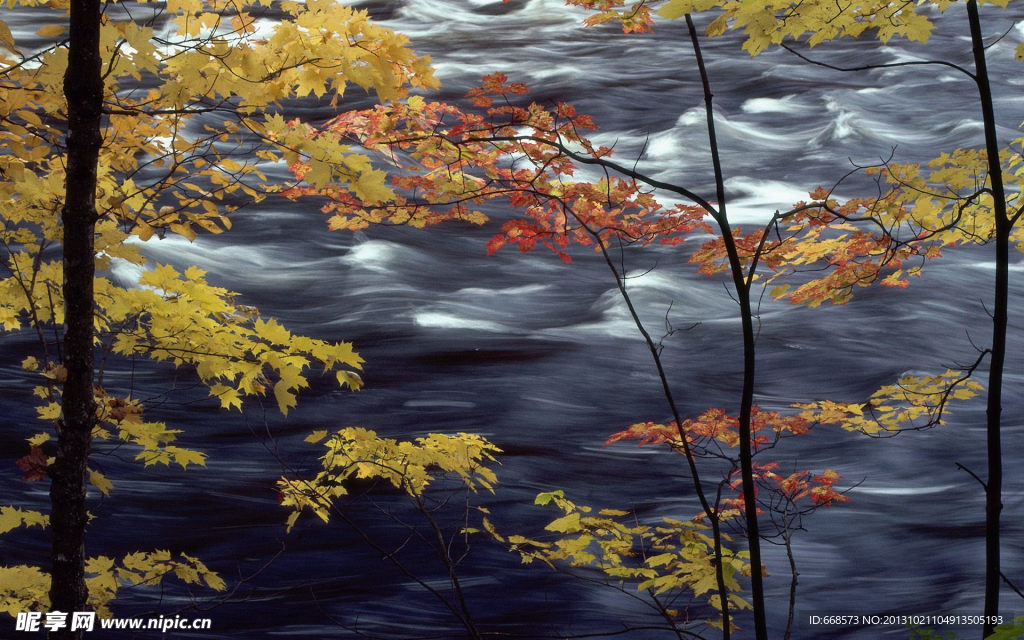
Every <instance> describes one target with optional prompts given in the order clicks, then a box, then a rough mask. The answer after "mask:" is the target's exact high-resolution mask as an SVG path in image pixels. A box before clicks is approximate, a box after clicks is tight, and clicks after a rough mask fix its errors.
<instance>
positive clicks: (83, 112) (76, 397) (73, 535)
mask: <svg viewBox="0 0 1024 640" xmlns="http://www.w3.org/2000/svg"><path fill="white" fill-rule="evenodd" d="M99 34H100V0H72V2H71V25H70V50H69V54H68V68H67V72H66V74H65V76H64V95H65V97H66V98H67V116H68V136H67V147H68V153H67V169H66V171H67V174H66V191H65V200H64V210H63V212H62V214H61V218H62V221H63V224H64V324H65V334H64V358H65V359H64V366H65V367H66V368H67V379H66V381H65V383H64V389H63V395H62V397H61V404H62V414H61V418H60V423H59V424H58V434H57V435H58V450H57V459H56V462H54V464H53V465H52V467H51V468H50V478H51V482H50V502H51V512H50V525H51V529H52V532H53V549H52V556H51V560H52V568H51V580H52V581H51V585H50V608H51V610H53V611H63V612H68V613H70V612H74V611H85V610H86V608H87V604H86V601H87V597H88V592H87V590H86V587H85V569H84V566H85V526H86V512H85V487H86V462H87V459H88V456H89V445H90V442H91V439H92V430H93V427H94V425H95V424H96V408H95V400H94V396H93V373H94V365H93V276H94V272H95V255H94V253H95V252H94V249H93V232H94V229H95V225H96V217H97V216H96V202H95V198H96V174H97V163H98V158H99V150H100V145H101V143H102V138H101V135H100V119H101V109H102V104H103V80H102V78H101V76H100V68H101V67H100V56H99V42H100V40H99ZM68 619H69V620H70V616H69V618H68ZM52 637H53V638H58V639H61V640H64V639H70V638H75V639H79V638H81V637H82V632H81V631H75V632H72V631H70V630H69V629H68V628H64V629H61V630H60V631H58V632H57V633H54V634H53V635H52Z"/></svg>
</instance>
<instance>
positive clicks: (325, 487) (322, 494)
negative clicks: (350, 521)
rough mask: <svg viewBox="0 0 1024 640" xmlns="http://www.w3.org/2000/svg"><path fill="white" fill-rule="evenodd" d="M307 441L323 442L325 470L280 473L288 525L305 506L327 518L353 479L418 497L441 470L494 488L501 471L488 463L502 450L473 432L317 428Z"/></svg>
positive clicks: (473, 486)
mask: <svg viewBox="0 0 1024 640" xmlns="http://www.w3.org/2000/svg"><path fill="white" fill-rule="evenodd" d="M306 441H307V442H310V443H318V442H323V446H324V449H325V452H324V454H323V456H321V457H320V463H321V468H322V470H321V471H319V472H318V473H317V474H316V476H314V477H313V478H312V479H310V480H303V479H291V478H281V479H280V480H278V483H277V486H278V490H279V491H280V497H281V504H282V505H284V506H285V507H290V508H292V509H293V510H294V511H293V512H292V513H291V515H289V517H288V529H289V530H290V529H291V527H292V526H293V525H294V524H295V522H296V520H298V518H299V515H300V514H301V513H302V511H303V510H306V509H309V510H310V511H312V512H313V513H315V514H316V515H317V516H318V517H319V518H320V519H321V520H323V521H324V522H327V521H328V520H329V517H330V509H331V507H332V506H333V504H334V500H335V499H337V498H339V497H341V496H345V495H348V490H347V489H346V487H345V482H346V481H347V480H349V479H359V480H368V479H380V480H383V481H384V482H387V483H388V484H390V485H391V486H393V487H394V488H396V489H398V490H400V491H402V492H404V493H405V494H407V495H408V496H410V497H412V498H414V499H417V500H418V499H420V498H421V497H422V496H423V493H424V491H426V489H427V487H428V486H429V485H430V484H431V482H433V481H434V480H435V479H436V476H437V475H439V474H442V475H448V476H453V477H456V478H458V480H459V482H461V484H462V485H463V486H464V487H465V488H466V489H467V490H469V491H473V492H476V491H478V490H479V489H484V490H486V491H490V492H492V493H493V492H494V485H495V483H496V482H497V476H496V475H495V473H494V471H493V470H491V469H490V468H489V467H488V466H487V465H488V463H491V462H495V458H494V456H495V454H497V453H500V452H501V450H500V449H498V447H496V446H494V445H493V444H491V443H490V442H488V441H487V439H485V438H483V437H481V436H478V435H474V434H470V433H456V434H454V435H448V434H442V433H431V434H428V435H426V436H424V437H422V438H416V439H415V440H401V441H399V440H394V439H392V438H381V437H379V436H378V435H377V434H376V433H375V432H373V431H370V430H368V429H362V428H359V427H346V428H344V429H341V430H339V431H338V432H336V433H334V434H331V435H330V437H328V435H327V431H317V432H314V433H313V434H311V435H310V436H309V437H307V438H306Z"/></svg>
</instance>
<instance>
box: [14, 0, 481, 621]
mask: <svg viewBox="0 0 1024 640" xmlns="http://www.w3.org/2000/svg"><path fill="white" fill-rule="evenodd" d="M7 5H8V6H14V5H19V6H23V7H34V9H33V11H34V13H33V19H34V20H36V21H38V22H40V23H41V25H42V26H41V27H40V28H39V30H38V32H37V34H36V35H37V36H39V37H40V38H43V39H48V41H49V42H48V44H46V45H44V46H42V47H41V48H39V49H36V50H32V51H28V50H22V49H21V48H20V47H19V43H17V42H15V39H14V37H13V35H12V32H11V30H10V28H9V27H8V25H7V24H6V23H5V22H3V21H0V122H2V123H3V126H2V127H0V148H2V149H3V152H2V153H0V205H2V206H0V244H2V248H3V252H4V258H3V259H2V260H0V328H2V329H3V330H5V331H15V330H19V329H23V328H29V329H31V330H33V331H35V332H36V335H37V336H39V340H40V351H41V352H42V353H41V354H39V355H40V358H39V359H38V360H37V359H36V358H34V357H33V358H29V359H26V361H25V362H24V365H23V366H24V368H25V369H26V370H28V371H30V372H36V375H39V376H42V378H43V382H42V383H41V384H40V385H38V386H37V387H36V390H35V393H36V395H37V396H38V397H39V398H40V400H41V406H40V407H39V409H38V413H39V417H40V418H41V419H43V420H46V421H48V422H54V423H56V422H57V421H58V420H59V419H60V387H61V384H62V383H63V377H64V375H65V370H64V367H63V366H62V365H61V364H60V362H59V361H57V359H56V357H55V355H54V354H55V353H59V349H58V348H55V347H54V346H51V345H49V344H48V341H49V340H50V337H49V336H50V335H51V329H52V328H54V327H56V328H57V329H56V331H55V332H53V333H54V335H57V338H56V339H57V340H59V339H60V338H59V327H60V326H61V325H62V324H63V322H64V304H63V299H62V284H63V273H62V268H63V267H62V264H61V261H60V251H59V245H60V243H61V241H62V235H63V230H62V228H61V225H60V214H61V211H62V209H63V206H64V202H63V197H64V181H65V180H64V178H65V176H64V167H65V165H66V160H65V157H64V154H65V151H66V141H65V139H64V136H65V133H66V129H67V126H66V118H67V107H66V105H65V103H64V92H63V78H64V74H65V71H66V69H67V63H68V43H67V41H66V40H64V39H63V38H64V33H65V31H66V27H65V25H66V23H67V20H68V7H69V4H68V3H67V2H64V1H62V0H57V1H55V2H40V1H38V0H10V1H9V2H7ZM278 10H279V11H280V13H281V15H280V16H277V15H276V12H277V11H278ZM268 13H274V14H275V18H274V19H273V20H270V19H267V18H264V17H261V16H265V15H267V14H268ZM100 37H101V43H100V49H101V51H100V57H101V59H102V60H103V61H104V62H103V68H102V74H103V79H104V96H103V103H104V105H103V106H104V113H105V115H104V125H103V131H102V136H103V145H102V148H101V150H100V157H99V164H98V167H97V174H98V187H97V193H96V207H97V213H98V214H99V220H98V221H97V223H96V231H95V239H94V241H95V252H96V266H97V270H98V272H99V274H100V277H98V278H97V280H96V295H97V299H96V321H95V326H96V335H97V341H98V344H99V346H100V348H101V351H102V353H103V354H104V360H103V361H104V362H106V361H107V360H106V358H108V357H111V356H123V357H125V358H134V357H137V356H146V357H149V358H152V359H156V360H162V361H167V362H171V363H173V364H175V365H177V366H183V367H190V368H193V369H194V370H195V371H196V373H197V375H198V377H199V378H200V379H201V380H202V382H204V383H205V384H207V385H208V386H209V388H210V393H211V395H213V396H215V397H216V398H217V399H218V400H219V402H220V404H221V406H222V407H225V408H241V406H242V400H243V398H245V397H246V396H254V395H264V394H268V393H269V392H271V391H272V392H273V396H274V399H275V401H276V404H277V406H278V407H279V408H280V410H281V411H282V412H283V413H287V411H288V410H289V409H290V408H291V407H293V406H295V404H296V393H297V392H298V391H299V390H301V389H302V388H304V387H306V386H307V384H308V383H307V382H306V378H307V376H308V375H309V374H310V372H311V370H312V369H314V368H320V369H322V370H323V371H324V372H333V373H334V374H335V376H336V378H337V381H338V383H339V384H340V385H343V386H349V387H351V388H358V387H359V385H360V384H361V380H360V378H359V376H358V375H357V374H356V373H355V372H354V371H353V369H358V368H359V366H360V363H361V362H362V360H361V359H360V358H359V356H358V355H356V354H355V353H354V352H353V350H352V346H351V345H350V344H348V343H344V342H339V343H329V342H326V341H322V340H315V339H312V338H307V337H303V336H298V335H295V334H293V333H292V332H290V331H288V330H287V329H285V328H284V327H283V326H281V325H280V324H279V323H277V322H276V321H274V320H268V319H265V318H261V317H259V315H258V313H257V312H256V310H255V309H253V308H251V307H246V306H245V305H241V304H237V303H236V302H235V294H232V293H231V292H229V291H228V290H226V289H223V288H220V287H216V286H213V285H211V284H209V283H208V282H207V280H206V279H205V274H204V273H203V272H202V271H200V270H199V269H196V268H189V269H185V270H184V272H179V271H178V270H177V269H175V268H173V267H171V266H167V265H152V264H150V263H149V261H148V260H147V258H146V252H145V243H146V242H147V241H155V240H156V239H157V238H161V239H162V238H163V237H164V236H165V234H166V233H168V232H170V233H175V234H178V235H181V236H183V237H185V238H187V239H188V240H190V241H191V240H194V239H195V238H196V237H197V235H198V234H199V233H201V232H209V233H219V232H221V231H223V230H225V229H228V228H230V226H231V222H230V219H229V217H228V216H229V215H230V214H231V213H232V212H234V211H235V210H237V209H238V208H239V207H240V206H246V205H252V204H256V203H258V202H260V201H261V200H262V199H264V198H265V197H266V195H267V194H269V193H273V192H275V191H278V190H280V185H279V184H277V183H274V182H272V181H271V180H270V179H268V177H267V174H266V173H264V171H263V170H262V168H264V167H266V166H268V165H273V164H275V163H284V162H285V161H293V160H294V159H295V158H297V157H310V156H314V157H316V158H317V160H319V161H321V162H323V163H325V164H329V165H330V169H329V172H328V173H329V175H331V176H332V177H335V176H337V175H342V174H343V175H350V174H351V175H357V177H358V175H360V173H361V172H363V170H364V169H367V171H366V179H365V180H366V185H367V186H366V188H365V190H364V194H366V195H371V194H372V193H373V189H379V186H378V184H377V183H379V182H380V180H379V179H377V180H376V183H375V182H374V179H375V174H374V173H373V172H372V171H369V170H368V169H369V166H368V164H367V163H366V160H365V158H364V157H363V156H361V155H359V154H358V153H350V152H348V150H347V149H346V148H345V147H344V146H342V145H333V146H331V148H330V149H329V151H330V154H329V155H327V154H325V153H324V152H323V148H322V147H323V145H318V143H316V142H315V141H314V140H313V139H312V138H313V136H311V135H306V136H302V135H291V136H290V137H285V136H283V135H280V134H279V133H278V130H279V129H283V120H282V119H281V117H280V115H279V114H280V111H281V109H282V104H283V103H284V102H285V101H286V100H294V99H301V98H305V97H312V98H314V99H316V100H317V101H318V102H321V101H322V102H324V103H330V104H332V105H338V104H340V103H341V102H342V100H343V94H344V92H345V91H346V88H347V87H351V86H355V87H358V88H360V89H362V90H364V91H366V92H374V93H376V94H377V96H379V97H380V98H381V99H389V100H390V99H397V98H401V97H404V96H405V95H406V94H407V92H408V91H409V89H410V88H416V87H419V88H429V87H436V86H437V81H436V80H435V79H434V77H433V74H432V71H431V69H430V66H429V58H427V57H423V56H417V55H416V54H415V53H414V52H413V51H412V50H411V49H410V47H409V46H408V40H407V39H406V37H405V36H403V35H401V34H398V33H395V32H394V31H392V30H390V29H387V28H384V27H381V26H379V25H375V24H373V23H372V22H371V21H370V20H369V17H368V14H367V12H366V11H365V10H358V9H353V8H351V7H348V6H345V3H343V2H340V1H335V0H309V1H307V2H277V1H276V0H275V1H271V0H256V1H255V2H235V1H234V0H168V1H167V2H147V1H146V0H143V2H141V3H138V4H137V5H132V6H131V7H128V6H127V5H121V4H118V3H108V4H107V5H105V7H104V12H103V15H102V24H101V35H100ZM294 130H295V131H302V129H301V128H298V127H296V128H294ZM318 170H322V169H319V168H318ZM125 262H127V263H130V264H132V265H136V266H138V267H142V273H143V275H142V276H141V278H140V279H139V280H138V281H137V282H134V283H129V284H128V285H127V286H122V285H121V284H119V283H115V282H114V281H113V279H111V278H109V277H106V276H107V275H108V273H109V271H110V270H111V268H112V267H114V266H116V265H117V264H118V263H125ZM96 404H97V411H98V418H99V423H98V425H97V427H96V429H95V432H94V434H93V435H94V437H97V438H101V439H116V440H119V441H122V442H130V443H133V444H134V445H137V446H138V447H139V448H140V449H141V451H140V453H139V454H138V456H137V458H138V459H139V460H140V461H142V462H143V463H144V464H146V465H152V464H172V463H173V464H180V465H181V466H182V467H185V466H187V465H189V464H203V461H204V459H205V456H204V454H202V453H200V452H197V451H193V450H189V449H186V448H183V447H179V446H177V445H176V444H175V440H176V435H177V434H178V431H177V430H174V429H170V428H168V427H167V425H165V424H163V423H160V422H150V421H146V420H144V419H143V418H142V415H143V408H142V406H141V405H140V404H139V402H138V401H137V400H136V399H133V398H131V397H127V398H125V397H120V396H118V395H117V394H116V393H114V392H113V390H112V391H111V392H110V393H108V392H107V391H106V390H104V389H102V388H97V389H96ZM48 438H49V435H48V434H37V435H36V436H33V437H32V438H30V439H29V444H30V446H31V448H32V453H31V454H30V455H28V456H25V458H23V459H22V460H20V461H19V466H21V467H22V468H23V469H24V470H25V472H26V477H30V476H31V477H32V478H33V479H41V478H42V477H45V470H46V467H47V466H48V465H49V464H50V462H51V460H50V459H48V458H47V456H46V454H45V453H44V452H43V445H44V443H45V442H46V440H47V439H48ZM484 478H486V475H485V476H484ZM89 479H90V481H91V482H92V484H93V485H94V486H96V487H97V488H98V489H99V490H100V491H101V492H102V493H104V494H106V493H108V492H109V491H110V489H111V487H112V484H111V482H110V480H108V479H107V478H106V477H105V476H104V475H103V473H101V472H100V471H98V470H96V469H90V470H89ZM44 522H45V517H44V516H42V515H40V514H36V513H34V512H28V511H20V510H17V509H14V508H9V507H4V508H3V510H2V511H0V531H2V530H6V529H9V528H13V527H16V526H23V525H25V526H28V525H40V524H43V523H44ZM87 571H88V572H89V573H90V574H93V575H92V577H90V578H89V580H88V582H89V586H90V590H91V591H92V600H91V604H92V605H93V606H95V607H97V609H98V610H100V611H103V612H105V611H106V606H107V603H108V602H109V601H110V599H111V598H113V597H114V595H115V594H116V592H117V589H118V586H119V585H123V584H152V583H155V582H156V581H158V580H159V578H160V577H161V576H163V575H165V574H168V573H174V574H176V575H178V577H179V578H181V579H182V580H184V581H186V582H195V583H198V582H205V583H206V584H207V585H208V586H211V587H213V588H222V587H223V583H222V582H221V581H220V580H219V579H218V578H217V577H216V576H215V575H214V574H213V573H211V572H210V571H209V570H208V569H207V568H206V567H205V566H204V565H203V564H202V563H200V562H199V561H198V560H195V559H194V558H189V557H187V556H183V557H182V558H181V559H173V558H171V556H170V554H168V553H166V552H154V553H146V554H132V555H129V556H127V557H125V558H124V559H122V560H121V561H119V562H118V563H115V562H114V561H112V560H110V559H108V558H102V557H101V558H94V559H93V560H91V561H90V562H89V565H88V567H87ZM48 582H49V578H48V576H46V575H45V574H43V573H42V572H41V571H39V570H38V569H37V568H34V567H7V568H0V594H2V595H0V601H2V602H3V610H4V611H7V612H11V613H14V612H17V611H24V610H32V609H41V608H45V601H46V592H47V589H48Z"/></svg>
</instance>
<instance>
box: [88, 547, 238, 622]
mask: <svg viewBox="0 0 1024 640" xmlns="http://www.w3.org/2000/svg"><path fill="white" fill-rule="evenodd" d="M85 572H86V576H87V577H86V579H85V584H86V586H87V587H88V588H89V604H90V605H91V606H92V607H93V608H94V609H95V610H96V612H97V613H98V614H99V615H101V616H109V615H110V609H109V604H110V602H111V601H112V600H114V598H116V597H117V592H118V590H119V589H120V588H121V587H122V586H131V585H139V586H149V587H151V586H155V585H157V584H159V583H160V582H161V581H162V580H163V579H164V578H165V577H166V576H170V575H174V576H175V577H176V578H178V580H181V581H182V582H184V583H185V584H196V585H206V586H207V587H209V588H210V589H213V590H215V591H221V590H223V589H224V587H225V584H224V580H222V579H221V578H220V576H218V575H217V574H216V573H214V572H213V571H211V570H210V569H209V568H207V566H206V565H205V564H203V563H202V562H201V561H200V560H198V559H196V558H193V557H191V556H188V555H186V554H184V553H183V554H180V555H179V557H178V558H175V557H174V556H172V555H171V552H170V551H164V550H157V551H139V552H136V553H130V554H128V555H126V556H124V557H123V558H121V559H120V560H114V559H111V558H108V557H106V556H98V557H95V558H89V559H88V560H87V561H86V563H85Z"/></svg>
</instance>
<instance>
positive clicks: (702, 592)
mask: <svg viewBox="0 0 1024 640" xmlns="http://www.w3.org/2000/svg"><path fill="white" fill-rule="evenodd" d="M534 503H535V504H538V505H554V506H555V507H557V508H558V509H559V510H560V511H561V512H562V515H561V516H559V517H558V518H555V519H554V520H552V521H551V522H549V523H548V524H547V525H546V526H545V527H544V529H545V530H546V531H548V532H550V533H551V534H555V535H556V536H557V537H556V538H555V539H553V540H552V539H550V538H545V539H544V540H537V539H530V538H527V537H525V536H522V535H510V536H508V537H507V538H503V537H502V536H500V535H498V534H497V533H496V532H492V535H494V536H495V537H496V538H497V539H498V540H499V541H502V542H506V543H507V544H508V545H509V546H510V548H511V550H512V551H514V552H516V553H518V554H519V555H520V556H521V557H522V559H523V562H524V563H530V562H533V561H535V560H538V561H541V562H544V563H546V564H548V565H551V566H555V565H556V563H565V564H568V565H569V566H570V567H587V568H592V569H595V570H598V571H600V572H602V573H603V574H604V575H605V576H607V578H609V579H611V580H613V581H614V582H616V583H618V584H620V585H621V584H623V583H625V582H627V581H628V582H631V583H635V584H636V588H637V590H638V591H646V592H648V593H649V594H651V595H652V596H654V597H658V596H662V595H664V594H669V595H670V596H674V595H676V594H678V592H680V591H683V592H688V593H689V594H690V595H691V596H692V597H694V598H699V599H703V600H705V601H706V602H707V603H708V604H710V605H711V606H712V607H713V608H715V609H716V610H718V611H721V609H722V607H721V600H720V594H719V590H718V578H717V573H716V560H715V552H714V541H713V540H712V539H711V538H710V537H709V536H707V535H705V534H704V533H703V531H704V530H706V529H707V526H706V525H704V524H702V523H700V522H697V521H682V520H675V519H672V518H664V519H663V520H662V522H661V524H658V525H642V524H638V523H633V524H627V523H626V522H625V521H624V520H625V519H628V518H629V517H630V514H629V512H627V511H622V510H618V509H602V510H600V511H598V512H597V513H596V514H594V513H593V509H592V508H591V507H588V506H585V505H577V504H575V503H574V502H572V501H571V500H569V499H568V498H566V497H565V492H563V491H561V490H557V491H551V492H546V493H541V494H539V495H538V496H537V498H536V499H535V501H534ZM723 538H725V539H726V540H728V539H729V538H728V536H723ZM746 558H747V552H745V551H740V552H733V551H731V550H730V549H727V548H725V547H723V548H722V565H723V568H724V569H725V570H724V571H723V577H724V579H725V587H726V589H727V590H728V592H729V593H728V601H729V606H730V607H731V608H733V609H737V608H741V609H748V608H750V604H749V603H747V601H746V600H744V599H743V598H742V597H741V596H740V595H739V593H738V592H739V591H740V590H741V588H740V584H739V581H738V577H739V576H742V575H748V576H749V575H750V565H749V563H748V562H747V561H746ZM672 599H673V598H669V600H672ZM675 614H676V615H678V614H679V612H678V611H677V612H675ZM709 622H710V623H711V624H713V625H719V626H720V625H721V624H722V621H721V619H719V620H711V621H709Z"/></svg>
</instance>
